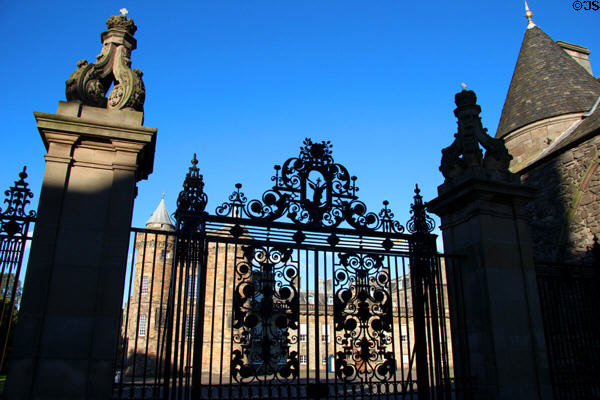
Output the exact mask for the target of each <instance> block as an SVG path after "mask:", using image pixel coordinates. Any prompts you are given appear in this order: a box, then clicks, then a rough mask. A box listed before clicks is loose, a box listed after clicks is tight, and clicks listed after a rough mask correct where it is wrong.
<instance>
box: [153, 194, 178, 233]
mask: <svg viewBox="0 0 600 400" xmlns="http://www.w3.org/2000/svg"><path fill="white" fill-rule="evenodd" d="M148 224H163V225H170V226H171V227H172V228H175V226H174V225H173V222H172V221H171V218H170V217H169V212H168V211H167V206H166V205H165V199H164V198H163V199H161V201H160V203H159V204H158V207H156V210H154V212H153V213H152V216H151V217H150V219H149V220H148V221H147V222H146V226H148Z"/></svg>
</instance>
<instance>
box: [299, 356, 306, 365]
mask: <svg viewBox="0 0 600 400" xmlns="http://www.w3.org/2000/svg"><path fill="white" fill-rule="evenodd" d="M300 364H302V365H306V356H305V355H301V356H300Z"/></svg>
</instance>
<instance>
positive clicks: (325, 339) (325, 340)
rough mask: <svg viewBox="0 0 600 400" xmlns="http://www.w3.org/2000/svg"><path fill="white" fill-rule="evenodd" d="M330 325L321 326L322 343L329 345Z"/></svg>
mask: <svg viewBox="0 0 600 400" xmlns="http://www.w3.org/2000/svg"><path fill="white" fill-rule="evenodd" d="M329 328H330V327H329V325H321V342H323V343H329V333H330V330H329Z"/></svg>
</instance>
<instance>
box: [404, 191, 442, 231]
mask: <svg viewBox="0 0 600 400" xmlns="http://www.w3.org/2000/svg"><path fill="white" fill-rule="evenodd" d="M420 193H421V190H420V189H419V185H415V196H414V197H413V198H414V202H413V204H411V205H410V213H411V214H412V217H410V220H408V222H407V223H406V228H407V230H408V231H409V232H410V233H431V232H433V230H434V229H435V221H434V220H433V218H431V217H430V216H429V215H428V214H427V206H426V205H425V204H423V196H421V195H420Z"/></svg>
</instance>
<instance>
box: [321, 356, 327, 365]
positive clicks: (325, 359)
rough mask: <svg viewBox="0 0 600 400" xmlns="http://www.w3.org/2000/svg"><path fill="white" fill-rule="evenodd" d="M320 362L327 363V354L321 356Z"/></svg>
mask: <svg viewBox="0 0 600 400" xmlns="http://www.w3.org/2000/svg"><path fill="white" fill-rule="evenodd" d="M321 364H323V365H327V356H323V359H322V360H321Z"/></svg>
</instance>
